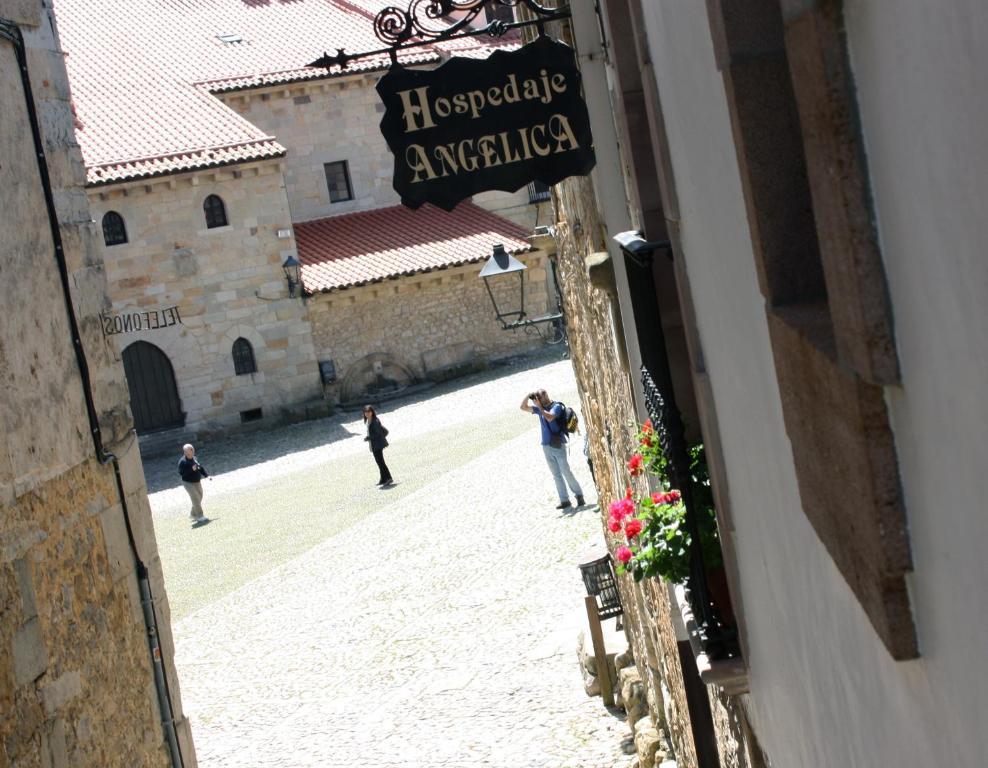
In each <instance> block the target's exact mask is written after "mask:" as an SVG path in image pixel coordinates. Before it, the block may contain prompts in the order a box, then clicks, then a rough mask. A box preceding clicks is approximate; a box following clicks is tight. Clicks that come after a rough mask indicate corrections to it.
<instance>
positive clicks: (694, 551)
mask: <svg viewBox="0 0 988 768" xmlns="http://www.w3.org/2000/svg"><path fill="white" fill-rule="evenodd" d="M641 376H642V389H643V391H644V395H645V406H646V409H647V410H648V415H649V418H650V419H651V420H652V426H653V428H654V430H655V434H656V436H657V438H658V440H659V446H660V447H661V448H662V453H663V455H664V456H665V459H666V462H667V468H668V479H669V482H670V483H672V487H673V488H675V489H676V490H678V491H679V492H680V493H681V494H682V503H683V505H684V506H685V508H686V529H687V531H688V533H689V536H690V575H689V579H688V580H687V583H686V588H687V598H688V600H689V603H690V607H691V608H692V610H693V615H694V618H695V619H696V631H697V632H698V634H699V640H700V646H701V647H702V648H703V651H704V653H706V655H707V658H709V659H710V660H712V661H714V660H718V659H729V658H735V657H738V656H740V655H741V652H740V647H739V645H738V635H737V630H736V629H735V628H733V627H730V626H727V625H725V624H724V622H723V620H722V619H721V617H720V615H719V613H718V611H717V607H716V606H715V605H714V603H713V601H712V600H711V598H710V587H709V585H708V583H707V571H706V567H705V565H704V562H703V550H702V546H701V542H700V526H701V525H711V524H713V523H712V522H711V521H709V520H701V519H700V517H699V516H698V514H697V510H696V506H695V504H694V497H695V494H694V491H695V485H694V480H693V473H692V472H691V471H690V454H689V445H688V443H687V441H686V432H685V429H684V426H683V420H682V417H681V416H680V414H679V409H678V408H676V407H675V405H673V404H670V403H667V398H666V397H664V396H663V394H662V392H661V390H660V389H659V387H658V385H657V384H656V383H655V379H654V378H653V377H652V374H651V372H649V370H648V369H647V368H646V367H645V366H642V369H641Z"/></svg>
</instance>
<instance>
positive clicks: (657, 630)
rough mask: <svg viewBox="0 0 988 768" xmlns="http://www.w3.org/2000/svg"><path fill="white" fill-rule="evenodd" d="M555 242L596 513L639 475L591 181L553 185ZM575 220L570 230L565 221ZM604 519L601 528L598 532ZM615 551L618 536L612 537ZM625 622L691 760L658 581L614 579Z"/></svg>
mask: <svg viewBox="0 0 988 768" xmlns="http://www.w3.org/2000/svg"><path fill="white" fill-rule="evenodd" d="M554 199H555V201H556V219H557V224H556V247H557V263H558V265H559V280H560V284H561V288H562V292H563V296H564V302H565V312H566V317H567V325H568V329H569V336H570V347H571V350H572V358H573V367H574V369H575V371H576V377H577V383H578V385H579V388H580V398H581V404H582V413H583V420H584V425H585V428H586V430H587V434H588V435H589V439H590V453H591V458H592V460H593V464H594V474H595V477H596V484H597V491H598V494H599V499H600V509H601V510H602V515H604V514H606V510H607V508H608V506H609V504H610V503H611V502H612V501H614V500H615V499H617V498H620V497H621V496H623V495H624V492H625V488H626V487H627V486H629V485H632V484H633V483H635V482H639V481H641V482H644V480H643V479H636V478H631V477H630V476H629V475H628V472H627V469H626V467H625V460H626V457H628V456H630V455H631V454H632V453H633V452H634V426H633V425H634V424H635V423H636V422H637V421H638V420H639V419H638V415H637V414H636V413H635V409H634V404H633V397H632V391H631V385H630V381H631V379H630V373H629V370H628V363H627V360H626V356H625V354H624V351H623V346H624V344H625V342H624V329H623V327H622V324H621V320H620V313H619V310H618V306H617V300H616V298H615V295H614V293H613V276H611V278H610V281H609V280H608V279H607V273H608V271H609V268H608V266H607V265H606V263H605V264H604V265H603V266H602V267H600V268H598V269H597V270H595V280H594V282H595V283H596V285H595V284H592V283H591V281H590V278H589V275H588V271H587V267H586V262H585V259H586V258H587V257H588V256H590V255H591V254H595V253H600V252H603V251H604V248H605V243H604V239H603V238H604V232H603V224H602V221H601V218H600V213H599V210H598V206H597V203H596V200H595V197H594V192H593V186H592V184H591V182H590V180H589V179H587V178H572V179H569V180H567V181H564V182H563V183H562V184H560V185H558V186H557V187H555V190H554ZM577 221H579V222H580V227H579V231H577V232H575V231H574V229H573V228H572V227H571V226H570V224H569V222H577ZM604 522H605V521H604V519H603V518H602V520H601V528H602V530H604V532H605V535H608V534H607V533H606V528H605V527H604V525H603V524H604ZM610 543H611V545H612V546H611V549H612V551H613V548H614V545H616V544H617V543H623V542H617V541H616V540H614V541H611V542H610ZM619 582H620V589H621V595H622V603H623V605H624V609H625V626H626V631H627V633H628V637H629V640H630V642H631V646H632V649H633V652H634V654H633V655H634V659H635V663H636V665H637V667H638V673H639V674H640V676H641V679H642V682H643V683H644V684H645V689H646V698H647V701H648V706H649V712H650V714H651V716H652V718H653V720H654V721H655V722H665V723H666V730H667V732H668V734H669V737H670V740H671V741H672V744H673V748H674V750H675V757H676V760H677V761H678V764H679V765H680V766H684V767H688V768H693V766H696V765H697V758H696V750H695V746H694V743H693V736H692V731H691V723H690V715H689V710H688V709H687V706H686V690H685V684H684V682H683V670H682V667H681V665H680V661H679V651H678V641H677V635H676V631H675V628H674V625H673V619H672V611H673V608H672V606H671V604H670V600H669V595H668V592H667V590H666V589H665V587H664V585H662V584H661V583H660V582H653V581H646V582H642V583H641V584H635V583H634V581H633V580H631V579H630V578H627V577H621V578H619Z"/></svg>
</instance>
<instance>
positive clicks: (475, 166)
mask: <svg viewBox="0 0 988 768" xmlns="http://www.w3.org/2000/svg"><path fill="white" fill-rule="evenodd" d="M580 80H581V78H580V71H579V70H578V69H577V67H576V57H575V56H574V54H573V49H572V48H570V47H569V46H567V45H564V44H563V43H560V42H559V41H558V40H552V39H550V38H548V37H539V38H538V39H536V40H535V41H534V42H532V43H529V44H528V45H526V46H524V47H523V48H520V49H519V50H516V51H510V52H509V51H495V52H494V53H493V54H491V55H490V57H488V58H487V59H465V58H453V59H450V60H449V61H447V62H446V63H445V64H443V65H441V66H439V67H437V68H436V69H432V70H416V69H407V68H406V67H403V66H401V65H399V64H395V65H393V66H392V67H391V69H390V70H388V73H387V74H386V75H385V76H384V77H383V78H381V81H380V82H379V83H378V84H377V91H378V93H379V94H380V95H381V99H382V100H383V101H384V106H385V113H384V118H383V119H382V120H381V133H383V134H384V138H385V140H386V141H387V142H388V147H390V149H391V151H392V152H393V153H394V156H395V170H394V188H395V191H396V192H398V194H399V195H401V202H402V203H404V204H405V205H406V206H408V207H409V208H418V207H419V206H420V205H422V204H423V203H432V204H434V205H437V206H439V207H440V208H443V209H445V210H447V211H451V210H453V208H454V207H455V206H456V204H457V203H459V202H460V201H461V200H464V199H466V198H468V197H470V196H471V195H475V194H477V193H478V192H484V191H487V190H491V189H499V190H503V191H505V192H514V191H515V190H517V189H520V188H521V187H522V186H524V185H525V184H527V183H529V182H531V181H541V182H543V183H544V184H548V185H552V184H557V183H558V182H560V181H562V180H563V179H565V178H567V177H569V176H585V175H586V174H588V173H590V170H591V169H592V168H593V167H594V164H595V163H596V157H595V156H594V151H593V139H592V137H591V135H590V117H589V115H588V114H587V105H586V103H585V102H584V101H583V97H582V95H581V93H580Z"/></svg>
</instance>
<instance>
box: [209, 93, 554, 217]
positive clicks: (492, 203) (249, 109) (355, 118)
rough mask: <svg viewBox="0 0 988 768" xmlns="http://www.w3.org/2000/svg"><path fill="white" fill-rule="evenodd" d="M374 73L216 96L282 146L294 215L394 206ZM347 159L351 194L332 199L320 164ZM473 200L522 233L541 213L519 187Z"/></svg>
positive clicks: (391, 165)
mask: <svg viewBox="0 0 988 768" xmlns="http://www.w3.org/2000/svg"><path fill="white" fill-rule="evenodd" d="M379 79H380V76H379V75H377V74H366V75H354V76H352V77H343V78H335V79H332V80H324V81H321V82H307V83H293V84H291V85H290V86H282V87H280V88H265V89H253V90H250V91H237V92H233V93H227V94H221V95H220V98H222V99H223V101H224V102H225V103H226V104H227V105H228V106H230V107H231V108H232V109H235V110H236V111H237V112H239V113H240V114H241V115H243V116H244V117H245V118H247V119H248V120H250V121H251V122H252V123H253V124H254V125H256V126H258V127H259V128H261V129H262V130H264V131H266V132H268V133H269V134H270V135H272V136H274V137H275V138H277V139H278V141H279V142H280V143H281V144H282V146H284V147H286V148H287V149H288V156H287V158H286V159H285V164H284V167H285V191H286V193H287V195H288V203H289V206H290V207H291V215H292V220H293V221H311V220H312V219H321V218H323V217H326V216H337V215H339V214H342V213H353V212H354V211H365V210H368V209H370V208H383V207H386V206H389V205H397V204H398V203H399V202H400V199H399V197H398V194H397V193H396V192H395V191H394V189H393V188H392V186H391V174H392V171H393V170H394V156H393V155H392V154H391V150H389V149H388V145H387V143H386V142H385V141H384V137H383V136H382V135H381V128H380V123H381V116H382V113H383V110H384V104H383V103H382V102H381V99H380V97H379V96H378V95H377V91H376V90H375V86H376V85H377V81H378V80H379ZM341 160H346V161H347V165H348V167H349V171H350V184H351V188H352V190H353V199H352V200H348V201H340V202H336V203H332V202H330V200H329V188H328V186H327V184H326V171H325V168H324V166H325V164H326V163H331V162H337V161H341ZM474 202H475V203H477V205H479V206H481V207H483V208H486V209H487V210H489V211H494V212H495V213H499V214H500V215H502V216H504V217H505V218H508V219H511V220H512V221H514V222H516V223H518V224H520V225H521V226H523V227H525V228H526V229H528V230H529V231H531V230H532V229H534V228H535V226H536V224H546V223H548V222H547V221H540V220H539V219H540V217H541V218H542V219H545V218H547V209H546V206H545V204H542V206H541V208H542V210H540V209H539V206H535V205H530V204H529V202H528V192H527V190H526V188H525V187H522V188H521V189H520V190H518V191H517V192H514V193H510V192H485V193H483V194H480V195H477V196H476V197H475V199H474Z"/></svg>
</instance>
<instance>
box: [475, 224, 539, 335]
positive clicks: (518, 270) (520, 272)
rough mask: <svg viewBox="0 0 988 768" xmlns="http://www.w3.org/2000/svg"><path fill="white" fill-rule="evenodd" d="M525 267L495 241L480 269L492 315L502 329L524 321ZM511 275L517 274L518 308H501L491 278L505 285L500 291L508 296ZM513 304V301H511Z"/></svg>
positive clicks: (510, 291)
mask: <svg viewBox="0 0 988 768" xmlns="http://www.w3.org/2000/svg"><path fill="white" fill-rule="evenodd" d="M526 269H528V267H526V266H525V265H524V264H522V263H521V262H520V261H519V260H518V259H516V258H515V257H514V256H512V255H511V254H510V253H508V252H507V251H506V250H504V246H503V245H502V244H501V243H497V244H496V245H495V246H494V249H493V251H492V252H491V256H490V258H489V259H487V263H486V264H484V268H483V269H482V270H480V276H481V277H482V278H483V279H484V285H485V286H487V293H488V295H489V296H490V297H491V304H493V305H494V315H495V317H496V318H497V320H498V322H499V323H501V327H502V328H503V329H504V330H508V329H510V328H515V327H517V326H519V325H523V324H524V323H525V270H526ZM512 275H517V276H518V278H517V279H518V305H517V306H518V308H517V309H514V308H513V307H512V308H510V309H503V308H501V307H498V305H497V299H496V298H495V297H494V290H493V289H492V288H491V280H494V279H496V280H497V281H498V283H497V284H498V285H499V286H502V285H503V286H505V288H506V290H505V291H503V292H502V293H503V294H504V295H505V296H508V295H510V294H511V293H513V289H511V288H510V287H509V286H510V285H511V282H510V281H513V280H514V278H513V277H512ZM503 300H504V299H502V302H503ZM513 304H514V302H512V305H513ZM509 320H510V321H511V322H509Z"/></svg>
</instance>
